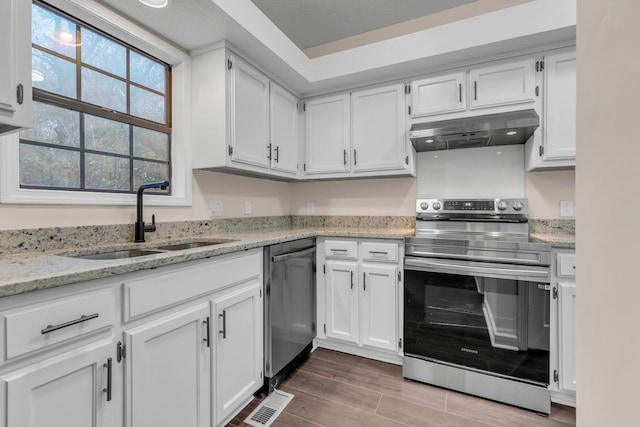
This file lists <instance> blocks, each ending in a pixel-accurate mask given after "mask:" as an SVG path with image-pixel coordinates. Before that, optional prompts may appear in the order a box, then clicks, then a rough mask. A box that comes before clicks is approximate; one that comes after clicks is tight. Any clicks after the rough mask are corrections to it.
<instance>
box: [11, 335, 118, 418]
mask: <svg viewBox="0 0 640 427" xmlns="http://www.w3.org/2000/svg"><path fill="white" fill-rule="evenodd" d="M114 350H115V343H114V342H113V340H112V339H111V338H109V339H106V340H102V341H100V342H96V343H94V344H91V345H88V346H85V347H82V348H79V349H76V350H74V351H71V352H68V353H64V354H62V355H59V356H55V357H52V358H50V359H47V360H45V361H43V362H40V363H35V364H33V365H30V366H27V367H26V368H23V369H20V370H18V371H15V372H11V373H9V374H6V375H4V376H2V377H1V378H0V385H1V387H0V408H2V411H0V412H1V413H2V414H5V415H3V416H2V417H0V425H2V426H4V427H18V426H20V427H51V426H64V427H103V426H108V425H115V423H114V419H113V408H112V407H113V404H114V403H115V399H116V398H118V397H121V396H119V395H117V393H115V390H114V388H113V386H112V388H111V390H110V392H111V393H113V394H112V396H111V400H110V401H108V399H107V398H108V394H107V392H106V391H105V390H106V389H107V387H108V383H109V378H108V373H109V372H108V367H107V364H108V361H109V360H111V364H112V365H111V366H112V368H113V364H115V359H113V353H115V351H114ZM112 375H113V373H112Z"/></svg>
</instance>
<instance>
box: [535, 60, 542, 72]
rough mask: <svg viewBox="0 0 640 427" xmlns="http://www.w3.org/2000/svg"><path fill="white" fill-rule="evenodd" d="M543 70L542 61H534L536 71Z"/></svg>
mask: <svg viewBox="0 0 640 427" xmlns="http://www.w3.org/2000/svg"><path fill="white" fill-rule="evenodd" d="M543 70H544V61H536V72H540V71H543Z"/></svg>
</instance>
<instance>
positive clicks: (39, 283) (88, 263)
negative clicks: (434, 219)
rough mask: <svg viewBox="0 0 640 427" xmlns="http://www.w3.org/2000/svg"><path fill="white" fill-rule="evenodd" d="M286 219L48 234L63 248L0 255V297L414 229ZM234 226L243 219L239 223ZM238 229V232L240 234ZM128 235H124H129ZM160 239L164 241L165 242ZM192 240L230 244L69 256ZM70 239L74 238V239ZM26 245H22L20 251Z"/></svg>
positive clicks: (396, 235)
mask: <svg viewBox="0 0 640 427" xmlns="http://www.w3.org/2000/svg"><path fill="white" fill-rule="evenodd" d="M288 218H289V220H288V221H287V223H288V224H287V226H285V227H267V226H266V225H273V221H271V220H266V219H265V220H262V219H261V220H259V221H258V222H259V223H262V227H260V225H257V226H254V225H255V224H254V223H252V224H251V227H249V226H248V225H249V224H244V227H243V226H242V225H241V226H238V227H235V226H234V227H231V226H229V227H226V228H227V231H221V230H220V229H219V228H220V227H211V226H210V225H208V226H207V227H206V230H205V226H204V225H202V227H201V228H202V229H200V230H197V231H198V232H194V230H193V227H194V224H191V225H190V226H188V227H187V226H185V227H187V228H190V229H191V232H189V233H184V234H186V236H184V235H183V236H181V237H180V238H175V237H173V236H175V234H171V236H170V237H169V238H167V236H166V232H165V235H163V234H162V231H160V230H161V229H162V226H161V225H159V226H158V229H159V233H158V234H157V235H155V236H154V238H153V239H151V235H154V234H155V233H149V237H150V239H149V240H148V241H147V242H145V243H138V244H136V243H131V238H130V237H129V238H126V239H124V241H120V239H119V238H116V239H110V240H111V241H109V242H108V243H103V244H101V245H95V244H94V245H92V246H89V245H87V244H86V242H84V241H83V243H84V244H83V245H77V246H76V247H75V248H74V249H70V248H69V245H62V242H63V241H68V239H69V236H67V235H64V236H63V235H62V234H61V235H55V234H54V233H53V232H51V231H50V232H49V235H50V236H54V237H53V238H50V239H48V240H50V241H54V242H57V243H55V246H62V247H63V248H62V249H60V248H58V249H50V250H46V251H42V252H33V251H31V252H29V253H24V252H22V253H21V252H18V253H17V254H16V253H14V254H11V255H4V256H2V257H0V297H6V296H10V295H15V294H20V293H25V292H32V291H35V290H39V289H46V288H54V287H58V286H63V285H66V284H71V283H76V282H82V281H87V280H93V279H99V278H104V277H111V276H114V275H118V274H124V273H130V272H133V271H139V270H146V269H150V268H155V267H160V266H164V265H171V264H176V263H180V262H185V261H192V260H197V259H203V258H207V257H211V256H216V255H222V254H225V253H230V252H236V251H241V250H245V249H251V248H257V247H263V246H267V245H272V244H277V243H282V242H286V241H291V240H297V239H301V238H305V237H317V236H336V237H338V236H340V237H354V238H358V237H362V238H383V239H403V238H404V237H406V236H411V235H413V232H414V230H413V228H398V227H393V226H395V225H398V224H400V225H402V224H404V222H402V221H400V222H398V223H395V222H394V223H392V224H391V225H392V226H387V227H380V226H376V225H379V224H378V223H375V225H374V226H373V227H366V226H365V225H366V224H367V221H364V220H361V221H359V222H358V223H359V224H361V226H359V227H351V226H343V227H338V226H325V227H322V226H316V227H293V226H291V225H290V222H291V218H290V217H288ZM238 222H242V221H241V220H238ZM203 224H204V223H203ZM278 225H281V224H278ZM195 227H196V228H198V227H199V226H198V225H197V224H196V225H195ZM238 229H242V231H240V230H238ZM85 231H86V230H85ZM98 231H99V233H98V234H99V235H100V236H104V233H105V232H106V231H105V230H104V229H100V230H98ZM78 233H80V232H78ZM46 234H47V233H44V232H43V233H42V236H45V237H46ZM116 235H117V233H116ZM76 237H77V236H76ZM126 237H128V235H127V236H126ZM158 237H164V239H162V238H158ZM58 239H60V240H58ZM193 239H197V240H207V239H229V240H232V241H231V242H228V243H222V244H218V245H214V246H203V247H199V248H193V249H185V250H180V251H171V252H161V253H156V254H152V255H146V256H142V257H136V258H125V259H114V260H90V259H81V258H73V257H72V256H74V255H85V254H90V253H96V252H109V251H114V250H124V249H132V248H135V249H143V248H153V247H155V246H158V245H159V244H161V243H169V242H170V243H181V242H185V241H188V240H193ZM71 240H73V238H72V239H71ZM94 242H95V241H94ZM103 242H104V241H103ZM45 243H46V239H45ZM24 246H25V245H24V244H23V245H22V247H24Z"/></svg>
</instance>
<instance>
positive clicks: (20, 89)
mask: <svg viewBox="0 0 640 427" xmlns="http://www.w3.org/2000/svg"><path fill="white" fill-rule="evenodd" d="M16 101H18V104H19V105H22V103H23V102H24V86H22V83H20V84H19V85H18V86H17V87H16Z"/></svg>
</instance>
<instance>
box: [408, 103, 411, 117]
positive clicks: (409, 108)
mask: <svg viewBox="0 0 640 427" xmlns="http://www.w3.org/2000/svg"><path fill="white" fill-rule="evenodd" d="M407 109H408V110H409V115H411V105H409V107H407Z"/></svg>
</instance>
